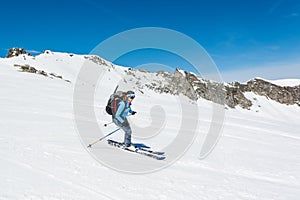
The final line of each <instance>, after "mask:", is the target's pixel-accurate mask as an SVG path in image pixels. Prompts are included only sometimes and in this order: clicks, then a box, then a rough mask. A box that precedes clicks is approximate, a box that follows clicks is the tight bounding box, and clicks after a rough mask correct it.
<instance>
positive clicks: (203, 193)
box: [0, 52, 300, 200]
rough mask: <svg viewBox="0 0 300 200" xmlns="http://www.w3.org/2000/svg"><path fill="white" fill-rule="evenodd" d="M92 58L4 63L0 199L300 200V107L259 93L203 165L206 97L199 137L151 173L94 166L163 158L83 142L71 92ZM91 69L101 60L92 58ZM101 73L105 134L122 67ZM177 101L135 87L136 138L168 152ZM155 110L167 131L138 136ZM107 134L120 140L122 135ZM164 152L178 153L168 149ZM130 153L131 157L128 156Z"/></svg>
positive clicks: (61, 56)
mask: <svg viewBox="0 0 300 200" xmlns="http://www.w3.org/2000/svg"><path fill="white" fill-rule="evenodd" d="M86 60H87V59H86V58H85V56H81V55H72V56H70V54H67V53H55V52H49V53H48V54H41V55H39V56H37V57H30V56H26V58H25V59H24V57H23V56H19V57H15V58H10V59H0V85H1V87H0V111H1V112H0V124H1V131H0V148H1V151H0V154H1V156H0V166H1V170H0V179H1V181H0V199H133V200H135V199H141V198H143V199H197V200H198V199H205V200H206V199H226V200H227V199H228V200H232V199H245V200H248V199H289V200H293V199H294V200H296V199H298V198H299V195H300V181H299V180H300V171H299V169H300V154H299V152H300V133H299V130H300V124H299V121H300V108H299V107H298V106H286V105H282V104H279V103H277V102H274V101H271V100H268V99H266V98H265V97H261V96H257V95H255V94H253V93H247V94H246V96H247V98H249V99H251V100H252V102H253V107H252V108H251V110H250V111H249V110H244V109H241V108H237V109H229V110H226V118H225V122H224V124H223V136H222V137H221V139H220V141H219V142H218V144H217V146H216V148H215V149H214V150H213V151H212V153H211V154H210V155H209V156H208V157H207V158H205V159H203V160H200V159H199V153H200V149H201V145H202V143H203V141H204V138H205V135H206V134H207V132H208V130H209V128H210V120H211V116H212V112H213V111H212V107H213V104H212V103H211V102H208V101H206V100H202V99H200V100H198V102H197V107H198V109H199V111H200V114H199V117H198V119H197V120H198V122H199V124H198V127H197V131H196V132H197V134H198V136H197V138H196V139H195V141H194V142H193V144H192V146H191V147H190V148H189V149H188V151H187V152H186V153H185V154H184V155H183V156H182V157H181V158H180V159H178V160H177V161H176V162H175V163H174V164H173V165H170V166H168V167H166V168H163V169H161V170H158V171H155V172H153V173H146V174H140V175H132V174H128V173H121V172H119V171H116V170H113V169H111V168H109V167H107V165H106V164H105V163H101V162H98V161H97V160H96V159H97V158H96V159H95V155H100V154H101V155H104V156H107V157H112V158H114V159H115V161H116V162H122V163H125V164H126V163H127V166H129V167H132V165H131V163H132V162H134V161H135V160H139V162H140V163H142V164H141V165H140V167H147V166H148V165H149V164H150V165H152V164H153V165H156V164H157V162H159V161H154V160H150V159H148V158H144V157H142V156H139V155H135V154H128V153H127V154H126V155H125V153H124V152H122V151H120V150H118V149H114V148H112V147H110V146H108V145H107V144H106V143H105V142H100V143H98V144H97V145H95V148H93V149H92V150H87V149H86V147H85V145H83V144H85V143H84V142H85V140H87V141H86V142H89V141H94V140H95V139H97V138H99V137H100V135H99V136H98V135H87V136H86V138H81V137H80V134H78V130H77V128H76V124H75V121H74V112H73V92H74V86H75V82H76V77H77V74H78V73H79V70H80V67H81V66H82V64H83V63H84V62H86ZM14 64H19V65H21V64H29V65H31V66H34V67H36V68H37V69H41V70H45V71H46V72H49V73H50V72H52V73H56V74H59V75H62V76H63V77H64V78H65V79H68V80H70V81H71V83H69V82H66V81H64V80H61V79H51V78H50V77H44V76H41V75H37V74H30V73H21V72H19V71H18V68H16V67H14ZM88 65H90V66H91V67H92V66H96V65H97V64H96V63H94V62H91V61H88ZM97 66H98V65H97ZM98 67H99V66H98ZM100 67H103V68H105V69H110V70H108V71H107V73H105V75H104V76H103V77H104V78H103V80H101V85H100V86H99V85H98V86H95V87H96V89H95V90H96V93H95V102H94V105H93V107H94V109H95V116H96V118H97V120H98V123H99V127H100V128H101V131H102V132H106V133H108V132H109V131H111V130H114V129H115V127H114V125H110V126H108V127H106V128H105V127H104V126H103V124H104V123H107V122H109V120H110V116H108V115H106V114H105V112H104V106H105V104H106V101H107V98H108V96H109V94H110V93H111V92H112V91H113V90H114V87H115V85H116V84H117V83H118V81H119V80H118V78H119V76H120V74H122V73H123V72H124V68H122V67H118V66H114V67H113V68H111V66H110V65H101V66H100ZM152 78H153V77H152ZM148 79H151V75H147V76H146V77H145V81H146V80H148ZM99 84H100V83H99ZM122 87H125V86H124V85H123V86H122ZM176 101H177V98H176V97H174V96H171V95H167V94H156V93H154V92H153V91H150V90H145V91H143V93H142V92H140V91H137V98H136V99H135V100H134V102H133V109H135V110H136V111H138V114H137V115H136V116H133V117H132V118H131V124H132V126H133V134H134V136H135V137H134V139H133V140H134V141H135V142H142V143H146V144H148V145H149V146H152V147H153V148H155V149H163V148H165V146H166V145H167V144H169V143H170V142H171V141H172V140H174V138H176V130H177V129H178V128H179V124H180V123H179V122H180V121H181V120H182V118H181V114H182V113H181V112H182V110H181V109H180V107H177V106H175V107H174V106H173V105H174V104H176ZM172 102H173V104H172ZM187 102H188V101H187ZM158 106H160V107H158ZM161 109H163V112H161ZM151 110H152V111H155V112H154V116H156V117H158V118H159V117H160V116H161V115H166V117H164V118H163V119H164V121H163V123H162V124H160V123H159V121H158V122H155V123H157V124H155V126H154V127H158V126H162V127H163V130H162V132H161V133H160V134H158V135H154V136H152V135H142V134H141V132H140V130H145V129H143V128H144V127H147V126H149V124H151V123H153V121H152V120H153V119H152V118H151ZM152 114H153V113H152ZM83 120H85V121H88V120H89V119H83ZM186 131H187V132H188V131H190V130H186ZM149 134H151V133H149ZM143 137H147V140H144V139H143ZM111 138H112V139H119V140H121V139H122V138H123V133H121V132H119V133H116V134H114V135H112V136H111ZM168 155H172V152H167V156H168ZM124 156H126V157H130V158H129V159H131V160H129V161H128V160H125V159H124ZM167 159H171V158H170V157H167ZM162 162H168V160H167V161H162ZM143 163H144V165H143ZM157 165H159V164H157Z"/></svg>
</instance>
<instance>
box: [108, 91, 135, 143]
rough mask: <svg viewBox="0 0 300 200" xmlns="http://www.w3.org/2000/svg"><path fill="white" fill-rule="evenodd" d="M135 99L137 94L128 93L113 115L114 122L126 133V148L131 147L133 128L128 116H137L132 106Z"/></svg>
mask: <svg viewBox="0 0 300 200" xmlns="http://www.w3.org/2000/svg"><path fill="white" fill-rule="evenodd" d="M134 98H135V94H134V92H133V91H127V92H126V93H125V94H124V95H123V97H122V100H121V101H120V102H119V103H118V105H117V111H116V113H115V114H114V115H112V120H113V122H114V123H115V124H116V125H117V126H118V127H120V128H121V129H122V130H123V131H124V132H125V136H124V146H125V147H130V146H131V128H130V125H129V123H128V120H127V118H126V117H127V115H128V114H129V113H130V114H132V115H134V114H136V112H135V111H132V110H131V108H130V106H131V102H132V100H133V99H134Z"/></svg>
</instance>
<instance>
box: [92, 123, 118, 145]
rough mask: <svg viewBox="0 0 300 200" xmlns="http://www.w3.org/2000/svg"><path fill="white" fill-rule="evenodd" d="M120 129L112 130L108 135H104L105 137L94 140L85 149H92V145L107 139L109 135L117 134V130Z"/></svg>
mask: <svg viewBox="0 0 300 200" xmlns="http://www.w3.org/2000/svg"><path fill="white" fill-rule="evenodd" d="M120 129H121V128H118V129H116V130H114V131H112V132H110V133H109V134H107V135H105V136H103V137H102V138H100V139H98V140H96V141H95V142H93V143H91V144H89V145H88V146H87V147H90V148H91V147H92V145H94V144H96V143H97V142H100V141H101V140H103V139H104V138H106V137H108V136H110V135H111V134H113V133H115V132H117V131H118V130H120Z"/></svg>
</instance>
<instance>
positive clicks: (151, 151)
mask: <svg viewBox="0 0 300 200" xmlns="http://www.w3.org/2000/svg"><path fill="white" fill-rule="evenodd" d="M132 145H133V146H134V147H135V148H136V149H139V150H141V151H145V152H148V153H152V154H156V155H164V154H165V152H162V151H153V150H151V149H146V148H143V147H138V146H135V145H134V144H132Z"/></svg>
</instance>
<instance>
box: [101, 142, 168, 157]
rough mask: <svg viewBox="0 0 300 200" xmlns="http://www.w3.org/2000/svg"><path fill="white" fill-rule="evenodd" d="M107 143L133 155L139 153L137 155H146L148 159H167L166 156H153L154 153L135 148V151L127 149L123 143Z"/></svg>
mask: <svg viewBox="0 0 300 200" xmlns="http://www.w3.org/2000/svg"><path fill="white" fill-rule="evenodd" d="M107 142H108V144H109V145H112V146H114V147H117V148H119V149H123V150H125V151H129V152H132V153H137V154H140V155H144V156H147V157H150V158H154V159H156V160H164V159H165V158H166V157H165V156H162V155H157V154H153V153H150V152H148V151H144V150H141V149H140V148H136V147H134V150H133V149H130V148H126V147H124V145H123V143H121V142H117V141H114V140H107ZM149 151H151V150H149Z"/></svg>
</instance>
